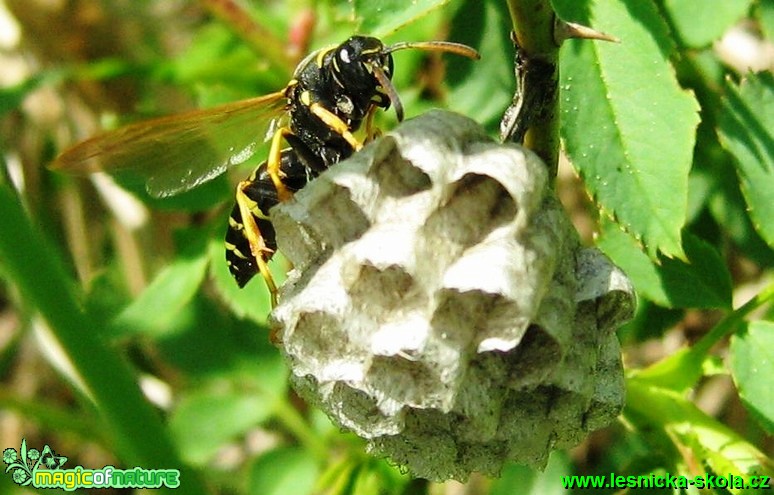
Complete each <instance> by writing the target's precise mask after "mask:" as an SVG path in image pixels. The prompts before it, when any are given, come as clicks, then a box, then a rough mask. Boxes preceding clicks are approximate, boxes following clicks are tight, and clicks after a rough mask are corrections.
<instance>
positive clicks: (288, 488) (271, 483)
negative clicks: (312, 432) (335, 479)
mask: <svg viewBox="0 0 774 495" xmlns="http://www.w3.org/2000/svg"><path fill="white" fill-rule="evenodd" d="M318 472H319V469H318V467H317V463H316V462H315V460H314V458H313V457H312V456H311V454H310V453H309V452H308V451H307V450H303V449H299V448H296V447H285V448H278V449H274V450H272V451H269V452H267V453H266V454H264V455H262V456H261V457H259V458H258V459H257V460H256V461H255V463H253V465H252V466H251V467H250V473H249V478H248V483H249V491H248V492H247V493H250V494H255V495H286V494H290V493H292V494H293V495H305V494H311V493H312V492H313V489H314V485H315V480H316V479H317V475H318Z"/></svg>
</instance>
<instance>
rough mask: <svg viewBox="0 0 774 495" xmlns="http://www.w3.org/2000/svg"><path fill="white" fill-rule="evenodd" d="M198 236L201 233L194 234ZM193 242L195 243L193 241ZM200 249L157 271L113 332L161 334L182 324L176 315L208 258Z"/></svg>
mask: <svg viewBox="0 0 774 495" xmlns="http://www.w3.org/2000/svg"><path fill="white" fill-rule="evenodd" d="M196 233H198V234H199V235H200V236H206V234H205V233H202V232H201V231H197V232H196ZM194 242H197V241H194ZM198 244H199V245H200V246H202V247H201V248H200V249H198V250H197V249H192V251H193V253H192V254H190V255H182V256H180V257H178V258H177V259H175V260H174V261H173V262H172V263H171V264H170V265H169V266H167V267H166V268H164V269H163V270H161V272H159V274H158V275H156V277H155V278H154V279H153V281H152V282H151V283H150V285H148V287H146V288H145V290H144V291H143V292H142V294H140V295H139V296H138V297H137V298H136V299H135V300H134V301H132V303H131V304H130V305H129V306H127V307H126V308H125V309H124V310H123V311H122V312H121V313H120V314H119V315H118V316H117V317H116V318H115V319H114V320H113V324H112V327H113V330H114V331H116V332H118V333H121V334H127V333H135V332H139V333H145V334H155V335H159V334H164V333H167V332H170V331H171V330H173V329H174V328H176V327H177V325H179V324H181V323H183V322H184V321H185V319H184V318H181V314H180V312H181V311H182V310H183V308H184V307H185V306H186V305H187V304H188V303H189V302H190V301H191V299H192V298H193V297H194V295H196V292H197V291H198V290H199V286H200V285H201V283H202V280H204V276H205V274H206V273H207V263H208V261H209V260H208V258H207V256H206V252H205V251H204V249H203V246H204V245H206V244H205V242H203V241H202V240H199V241H198Z"/></svg>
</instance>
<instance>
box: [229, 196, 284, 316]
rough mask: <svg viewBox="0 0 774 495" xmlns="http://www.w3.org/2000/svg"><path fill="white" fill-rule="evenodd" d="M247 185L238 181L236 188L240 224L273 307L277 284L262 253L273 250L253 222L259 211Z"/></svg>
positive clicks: (275, 304)
mask: <svg viewBox="0 0 774 495" xmlns="http://www.w3.org/2000/svg"><path fill="white" fill-rule="evenodd" d="M249 185H250V182H249V181H242V182H240V183H239V185H238V186H237V190H236V202H237V205H239V213H240V214H241V215H242V225H243V226H244V234H245V237H246V238H247V242H248V243H249V244H250V252H251V254H252V255H253V258H255V262H256V264H257V265H258V271H259V272H261V275H262V276H263V279H264V280H265V281H266V286H267V287H268V288H269V293H270V295H271V307H272V308H274V307H276V306H277V284H275V283H274V277H272V275H271V272H270V271H269V265H268V264H267V263H266V260H264V258H263V255H264V254H266V253H272V252H273V251H272V250H271V249H269V248H267V247H266V243H265V242H263V236H262V235H261V231H260V230H259V229H258V224H257V223H256V222H255V216H254V215H255V214H257V213H260V212H259V211H256V209H257V205H256V204H255V201H253V200H251V199H250V198H249V197H247V194H245V191H244V188H245V187H247V186H249Z"/></svg>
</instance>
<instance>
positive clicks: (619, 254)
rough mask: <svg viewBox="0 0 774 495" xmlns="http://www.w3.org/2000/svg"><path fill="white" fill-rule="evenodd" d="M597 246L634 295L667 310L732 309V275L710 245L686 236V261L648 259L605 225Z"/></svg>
mask: <svg viewBox="0 0 774 495" xmlns="http://www.w3.org/2000/svg"><path fill="white" fill-rule="evenodd" d="M602 228H603V232H602V235H601V236H600V237H599V239H598V246H599V248H600V249H602V250H603V251H604V252H605V254H607V255H608V256H610V258H611V259H612V260H613V262H614V263H615V264H617V265H618V266H620V267H621V268H622V269H623V270H624V272H626V274H627V275H628V276H629V278H630V279H631V280H632V283H633V284H634V286H635V288H636V289H637V292H638V293H640V294H642V295H643V296H645V297H647V298H648V299H650V300H651V301H653V302H655V303H657V304H659V305H661V306H664V307H667V308H729V307H731V275H730V274H729V273H728V270H727V268H726V266H725V263H724V261H723V258H722V257H721V256H720V254H719V253H718V252H717V250H716V249H715V248H714V247H713V246H711V245H710V244H708V243H706V242H704V241H703V240H701V239H699V238H698V237H695V236H693V235H691V234H690V233H688V234H686V235H685V252H686V256H687V261H681V260H677V259H670V258H665V257H663V256H661V257H660V258H659V259H658V261H657V262H654V261H652V260H651V259H650V258H648V257H647V256H646V255H645V253H643V252H642V250H641V249H640V248H639V246H638V245H637V243H636V241H635V240H634V239H633V238H632V237H631V236H629V235H627V234H626V233H624V232H622V231H621V230H620V229H619V228H618V227H617V226H616V225H615V224H613V223H611V222H604V223H603V225H602Z"/></svg>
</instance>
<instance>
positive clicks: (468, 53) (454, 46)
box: [384, 41, 481, 60]
mask: <svg viewBox="0 0 774 495" xmlns="http://www.w3.org/2000/svg"><path fill="white" fill-rule="evenodd" d="M408 48H416V49H417V50H426V51H434V52H446V53H454V54H455V55H462V56H463V57H468V58H472V59H474V60H478V59H480V58H481V55H480V54H479V53H478V51H476V49H475V48H472V47H469V46H468V45H463V44H462V43H454V42H452V41H401V42H399V43H395V44H394V45H390V46H388V47H385V49H384V53H392V52H397V51H398V50H406V49H408Z"/></svg>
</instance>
